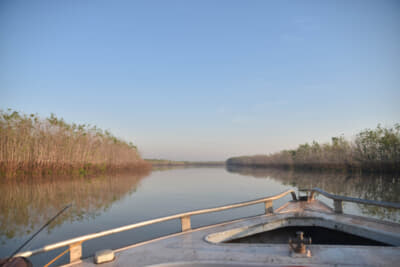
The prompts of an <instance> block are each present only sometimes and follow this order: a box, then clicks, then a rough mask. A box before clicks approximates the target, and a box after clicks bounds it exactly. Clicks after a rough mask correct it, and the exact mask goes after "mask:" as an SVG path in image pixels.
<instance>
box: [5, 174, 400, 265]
mask: <svg viewBox="0 0 400 267" xmlns="http://www.w3.org/2000/svg"><path fill="white" fill-rule="evenodd" d="M0 185H1V186H0V242H1V243H0V257H6V256H8V255H9V254H11V253H12V252H13V251H14V250H15V249H16V248H17V247H18V246H19V245H21V244H22V243H23V242H24V241H25V240H26V239H28V238H29V237H30V236H31V235H32V234H33V233H34V232H35V231H36V230H38V229H39V228H40V227H41V225H42V224H44V223H45V222H46V221H47V220H48V219H49V218H51V217H52V216H53V215H55V214H56V213H57V212H58V211H59V210H61V209H62V208H63V207H64V206H65V205H67V204H69V203H72V204H73V207H72V208H70V209H69V210H68V211H67V212H66V213H65V214H63V215H62V216H60V217H59V218H58V219H57V220H56V221H55V222H54V223H53V224H52V225H51V226H50V227H49V228H47V229H46V230H44V231H43V232H42V233H40V234H39V235H38V236H37V237H36V238H35V239H34V240H33V241H32V242H31V243H30V244H29V245H28V246H27V247H25V248H24V249H23V250H32V249H36V248H39V247H42V246H44V245H46V244H51V243H55V242H58V241H61V240H65V239H69V238H72V237H76V236H80V235H84V234H88V233H93V232H97V231H102V230H107V229H110V228H114V227H118V226H122V225H127V224H132V223H135V222H140V221H144V220H148V219H152V218H156V217H160V216H166V215H170V214H174V213H179V212H184V211H190V210H193V209H202V208H208V207H215V206H220V205H224V204H230V203H233V202H240V201H246V200H252V199H255V198H260V197H265V196H269V195H273V194H276V193H279V192H281V191H284V190H287V189H298V188H311V187H320V188H322V189H324V190H326V191H328V192H330V193H334V194H341V195H346V196H353V197H361V198H367V199H374V200H383V201H391V202H400V178H399V176H372V175H369V176H361V175H344V174H334V173H329V174H327V173H324V174H321V173H298V172H290V171H279V170H267V169H251V168H229V169H228V170H227V169H225V168H222V167H221V168H216V167H213V168H186V169H169V170H153V172H152V173H150V174H144V175H129V174H125V175H119V176H102V177H96V178H90V179H89V178H74V179H71V178H69V179H35V180H24V181H18V182H14V181H8V182H6V181H2V182H0ZM319 199H321V200H323V201H325V202H326V203H327V204H329V205H332V201H331V200H329V199H324V198H323V197H319ZM288 200H290V196H287V197H285V198H284V199H281V200H278V201H275V202H274V208H277V207H279V206H280V205H282V204H284V203H285V202H286V201H288ZM344 210H345V212H347V213H353V214H362V215H368V216H374V217H377V218H380V219H385V220H390V221H397V222H399V221H400V213H399V212H397V211H394V210H388V209H382V208H376V207H368V206H363V205H355V204H354V205H353V204H348V203H346V204H345V206H344ZM263 212H264V207H263V204H259V205H255V206H251V207H245V208H240V209H235V210H230V211H224V212H219V213H211V214H205V215H198V216H194V217H193V218H192V227H199V226H202V225H207V224H212V223H217V222H222V221H226V220H231V219H235V218H240V217H246V216H253V215H257V214H262V213H263ZM179 231H180V222H179V221H178V220H174V221H170V222H165V223H161V224H157V225H152V226H147V227H144V228H141V229H135V230H131V231H127V232H124V233H122V234H116V235H112V236H108V237H104V238H101V239H96V240H93V241H89V242H85V243H84V244H83V254H84V256H87V255H91V254H93V253H94V252H95V251H97V250H99V249H103V248H111V249H113V248H118V247H121V246H125V245H129V244H132V243H136V242H140V241H144V240H148V239H152V238H155V237H158V236H162V235H166V234H170V233H175V232H179ZM61 251H63V249H60V250H57V251H54V252H50V253H47V254H45V255H37V256H34V257H32V258H31V260H32V261H33V263H34V264H35V265H38V266H39V265H43V264H46V263H47V262H48V261H49V260H51V259H52V258H53V257H55V256H56V255H58V254H59V253H60V252H61ZM67 258H68V256H64V257H63V258H61V259H60V260H59V261H58V262H57V264H62V263H65V262H66V261H67Z"/></svg>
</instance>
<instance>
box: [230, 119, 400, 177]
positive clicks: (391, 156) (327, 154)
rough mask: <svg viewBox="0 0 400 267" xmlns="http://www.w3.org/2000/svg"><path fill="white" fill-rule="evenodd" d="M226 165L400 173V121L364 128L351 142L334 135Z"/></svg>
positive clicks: (233, 159)
mask: <svg viewBox="0 0 400 267" xmlns="http://www.w3.org/2000/svg"><path fill="white" fill-rule="evenodd" d="M227 165H237V166H252V167H279V168H299V169H318V170H322V169H335V170H346V171H365V172H400V124H396V125H395V126H394V127H392V128H384V127H381V126H380V125H378V126H377V128H376V129H372V130H371V129H366V130H363V131H361V132H360V133H358V134H357V135H356V137H355V139H354V140H352V141H349V140H346V139H345V138H344V137H343V136H340V137H332V141H331V143H324V144H319V143H318V142H316V141H313V142H312V143H311V144H308V143H306V144H302V145H299V146H298V148H297V149H294V150H283V151H280V152H278V153H273V154H269V155H255V156H243V157H234V158H229V159H228V160H227Z"/></svg>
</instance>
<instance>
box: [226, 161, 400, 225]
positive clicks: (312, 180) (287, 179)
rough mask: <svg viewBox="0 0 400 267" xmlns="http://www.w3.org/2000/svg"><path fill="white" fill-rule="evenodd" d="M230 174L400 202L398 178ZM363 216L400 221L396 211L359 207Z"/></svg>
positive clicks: (262, 170) (256, 171)
mask: <svg viewBox="0 0 400 267" xmlns="http://www.w3.org/2000/svg"><path fill="white" fill-rule="evenodd" d="M227 170H228V171H229V172H232V173H239V174H241V175H248V176H253V177H256V178H270V179H273V180H276V181H279V182H281V183H283V184H285V185H290V186H293V187H297V188H299V189H301V188H313V187H319V188H321V189H323V190H325V191H327V192H329V193H333V194H337V195H344V196H351V197H357V198H365V199H371V200H378V201H388V202H400V177H399V176H398V175H393V174H392V175H383V174H360V173H338V172H301V171H292V170H280V169H267V168H249V167H236V166H227ZM358 207H359V209H360V210H361V212H362V213H363V214H367V215H371V216H375V217H378V218H381V219H388V220H393V221H399V217H400V216H399V211H397V210H393V209H385V208H379V207H374V206H366V205H358Z"/></svg>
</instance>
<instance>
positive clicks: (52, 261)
mask: <svg viewBox="0 0 400 267" xmlns="http://www.w3.org/2000/svg"><path fill="white" fill-rule="evenodd" d="M69 249H70V248H67V249H66V250H65V251H64V252H63V253H61V254H60V255H58V256H57V257H55V258H54V259H52V260H51V261H50V262H49V263H47V264H46V265H45V266H44V267H48V266H50V265H51V264H52V263H54V262H55V261H56V260H58V259H59V258H61V257H62V256H64V254H65V253H67V252H68V251H69Z"/></svg>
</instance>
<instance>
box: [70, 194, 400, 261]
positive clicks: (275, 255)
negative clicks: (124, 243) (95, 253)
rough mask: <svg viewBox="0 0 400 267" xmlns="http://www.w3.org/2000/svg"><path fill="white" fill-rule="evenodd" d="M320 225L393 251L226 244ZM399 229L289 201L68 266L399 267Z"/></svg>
mask: <svg viewBox="0 0 400 267" xmlns="http://www.w3.org/2000/svg"><path fill="white" fill-rule="evenodd" d="M294 225H296V226H319V227H324V228H329V229H335V230H340V231H343V232H346V233H351V234H353V235H357V236H360V237H364V238H370V239H373V240H377V241H379V242H382V243H386V244H389V245H391V246H386V247H382V246H362V245H357V246H355V245H316V244H314V245H308V246H307V248H308V249H309V250H310V252H311V257H307V256H299V255H296V254H293V253H291V251H290V249H289V245H288V244H266V243H259V244H254V243H252V244H243V243H225V242H228V241H230V240H233V239H238V238H243V237H247V236H250V235H254V234H257V233H262V232H265V231H269V230H273V229H277V228H280V227H286V226H294ZM399 246H400V225H399V224H396V223H390V222H382V221H379V220H376V219H371V218H365V217H360V216H353V215H346V214H337V213H334V212H333V210H332V209H331V208H329V207H328V206H326V205H325V204H323V203H322V202H320V201H318V200H311V201H308V202H307V201H291V202H288V203H287V204H286V205H284V206H283V207H281V208H279V209H278V210H276V211H275V212H274V213H271V214H266V215H260V216H255V217H250V218H245V219H240V220H235V221H231V222H226V223H221V224H217V225H212V226H207V227H202V228H198V229H193V230H188V231H185V232H181V233H177V234H173V235H169V236H166V237H162V238H158V239H155V240H151V241H147V242H142V243H139V244H135V245H132V246H128V247H124V248H121V249H118V250H114V252H115V259H114V261H112V262H108V263H102V264H101V265H97V264H94V263H93V258H92V257H91V258H86V259H83V260H80V261H78V262H74V263H71V264H68V265H65V266H76V267H87V266H102V267H111V266H149V265H150V266H151V265H155V266H228V265H229V266H232V265H234V266H290V265H297V266H299V265H301V266H398V263H399V262H400V247H399Z"/></svg>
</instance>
